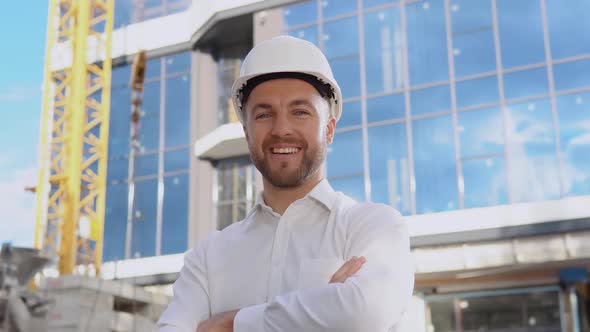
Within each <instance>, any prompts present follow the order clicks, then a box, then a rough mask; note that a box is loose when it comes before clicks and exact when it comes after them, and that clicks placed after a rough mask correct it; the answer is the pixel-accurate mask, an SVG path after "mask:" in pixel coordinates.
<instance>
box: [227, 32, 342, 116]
mask: <svg viewBox="0 0 590 332" xmlns="http://www.w3.org/2000/svg"><path fill="white" fill-rule="evenodd" d="M275 73H301V74H308V75H311V76H315V77H316V78H317V79H318V80H319V81H320V82H321V83H325V84H329V85H330V87H331V88H332V90H333V91H332V92H333V94H334V97H333V98H331V100H330V111H331V113H332V116H334V118H335V119H336V121H338V120H339V119H340V115H341V114H342V92H341V91H340V87H339V86H338V83H337V82H336V80H335V79H334V75H333V74H332V69H331V68H330V63H329V62H328V59H326V56H325V55H324V54H323V53H322V51H320V49H319V48H317V47H316V46H315V45H314V44H312V43H310V42H308V41H306V40H303V39H299V38H295V37H291V36H278V37H275V38H272V39H269V40H266V41H263V42H261V43H259V44H258V45H256V46H255V47H254V48H253V49H252V50H251V51H250V52H249V53H248V55H247V56H246V58H245V59H244V62H243V63H242V68H241V70H240V76H239V77H238V78H237V79H236V81H235V82H234V84H233V86H232V89H231V90H232V91H231V93H232V100H233V103H234V109H235V111H236V113H237V115H238V119H240V122H242V124H243V123H244V119H243V117H242V102H241V97H242V96H241V90H242V88H243V87H244V86H245V85H246V83H247V82H248V80H249V79H252V78H254V77H257V76H261V75H266V74H275Z"/></svg>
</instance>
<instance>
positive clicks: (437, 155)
mask: <svg viewBox="0 0 590 332" xmlns="http://www.w3.org/2000/svg"><path fill="white" fill-rule="evenodd" d="M412 126H413V127H412V129H413V132H412V134H413V141H414V170H415V177H416V212H417V213H419V214H421V213H431V212H438V211H447V210H454V209H456V208H457V207H458V190H457V168H456V162H455V147H454V144H453V123H452V120H451V115H445V116H439V117H435V118H428V119H422V120H414V121H413V125H412ZM433 165H436V167H433Z"/></svg>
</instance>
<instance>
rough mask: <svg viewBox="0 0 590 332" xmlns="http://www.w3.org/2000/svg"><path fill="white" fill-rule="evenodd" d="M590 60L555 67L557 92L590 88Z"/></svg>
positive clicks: (554, 77)
mask: <svg viewBox="0 0 590 332" xmlns="http://www.w3.org/2000/svg"><path fill="white" fill-rule="evenodd" d="M588 73H590V59H586V60H578V61H573V62H566V63H560V64H557V65H554V66H553V79H554V80H555V90H558V91H559V90H568V89H576V88H582V87H588V86H590V75H588Z"/></svg>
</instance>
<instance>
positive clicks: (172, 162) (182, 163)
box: [164, 149, 190, 173]
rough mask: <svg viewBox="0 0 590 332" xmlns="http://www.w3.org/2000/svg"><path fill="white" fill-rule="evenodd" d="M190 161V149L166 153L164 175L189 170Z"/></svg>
mask: <svg viewBox="0 0 590 332" xmlns="http://www.w3.org/2000/svg"><path fill="white" fill-rule="evenodd" d="M189 160H190V150H189V149H180V150H172V151H166V152H165V153H164V173H168V172H175V171H181V170H187V169H188V168H189Z"/></svg>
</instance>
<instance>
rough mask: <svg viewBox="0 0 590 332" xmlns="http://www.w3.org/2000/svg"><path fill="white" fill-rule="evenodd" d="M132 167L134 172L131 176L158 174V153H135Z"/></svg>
mask: <svg viewBox="0 0 590 332" xmlns="http://www.w3.org/2000/svg"><path fill="white" fill-rule="evenodd" d="M134 167H135V173H134V174H133V177H140V176H148V175H155V174H158V153H152V154H148V155H137V156H136V157H135V165H134Z"/></svg>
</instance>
